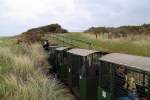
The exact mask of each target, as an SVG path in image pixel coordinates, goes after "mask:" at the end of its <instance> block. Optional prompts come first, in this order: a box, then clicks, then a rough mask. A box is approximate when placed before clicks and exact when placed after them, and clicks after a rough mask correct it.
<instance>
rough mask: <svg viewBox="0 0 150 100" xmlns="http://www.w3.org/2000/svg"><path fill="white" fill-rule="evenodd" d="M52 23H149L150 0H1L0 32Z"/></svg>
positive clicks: (78, 26) (80, 26) (76, 26)
mask: <svg viewBox="0 0 150 100" xmlns="http://www.w3.org/2000/svg"><path fill="white" fill-rule="evenodd" d="M52 23H59V24H60V25H62V26H63V27H64V28H66V29H68V30H69V31H80V30H85V29H87V28H88V27H91V26H121V25H139V24H143V23H150V0H0V35H1V36H2V35H3V36H4V35H7V36H8V35H16V34H19V33H21V32H23V31H26V30H27V29H30V28H33V27H38V26H42V25H48V24H52Z"/></svg>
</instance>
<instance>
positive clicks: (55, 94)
mask: <svg viewBox="0 0 150 100" xmlns="http://www.w3.org/2000/svg"><path fill="white" fill-rule="evenodd" d="M7 40H8V42H7ZM0 41H1V43H0V100H72V99H73V96H72V95H71V94H70V92H69V90H68V89H66V88H65V86H63V85H62V84H60V83H59V82H58V81H57V80H56V79H54V78H53V77H52V76H49V77H47V76H46V75H45V74H43V73H44V72H42V70H43V69H46V68H47V67H48V62H47V54H46V53H45V52H44V51H43V49H42V47H41V45H39V44H33V45H30V46H28V45H16V44H13V43H15V41H14V39H11V40H10V38H1V39H0ZM6 42H7V43H6Z"/></svg>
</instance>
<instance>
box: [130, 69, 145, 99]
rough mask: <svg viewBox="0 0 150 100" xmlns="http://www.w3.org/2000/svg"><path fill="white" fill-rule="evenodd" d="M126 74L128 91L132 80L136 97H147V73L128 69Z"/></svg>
mask: <svg viewBox="0 0 150 100" xmlns="http://www.w3.org/2000/svg"><path fill="white" fill-rule="evenodd" d="M127 76H128V79H127V82H128V84H129V86H128V91H132V88H133V87H132V83H133V82H134V83H135V89H136V95H137V98H138V99H142V98H148V75H146V74H145V73H140V72H135V71H128V74H127ZM132 81H133V82H132ZM131 82H132V83H131ZM130 84H131V86H130Z"/></svg>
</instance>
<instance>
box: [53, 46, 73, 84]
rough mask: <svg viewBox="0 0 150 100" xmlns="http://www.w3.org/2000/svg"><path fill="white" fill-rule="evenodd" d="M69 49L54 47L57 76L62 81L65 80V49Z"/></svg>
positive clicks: (66, 63)
mask: <svg viewBox="0 0 150 100" xmlns="http://www.w3.org/2000/svg"><path fill="white" fill-rule="evenodd" d="M69 49H71V48H70V47H59V48H56V55H55V56H56V69H57V74H58V78H60V79H61V80H62V81H63V82H66V81H67V71H68V70H67V65H68V62H67V53H66V51H67V50H69Z"/></svg>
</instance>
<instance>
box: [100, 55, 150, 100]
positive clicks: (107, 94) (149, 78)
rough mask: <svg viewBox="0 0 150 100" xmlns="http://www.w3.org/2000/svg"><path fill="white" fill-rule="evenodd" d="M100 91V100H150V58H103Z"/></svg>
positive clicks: (130, 56)
mask: <svg viewBox="0 0 150 100" xmlns="http://www.w3.org/2000/svg"><path fill="white" fill-rule="evenodd" d="M98 91H99V92H98V100H150V57H141V56H133V55H127V54H120V53H112V54H108V55H105V56H103V57H101V58H100V80H99V87H98Z"/></svg>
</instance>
